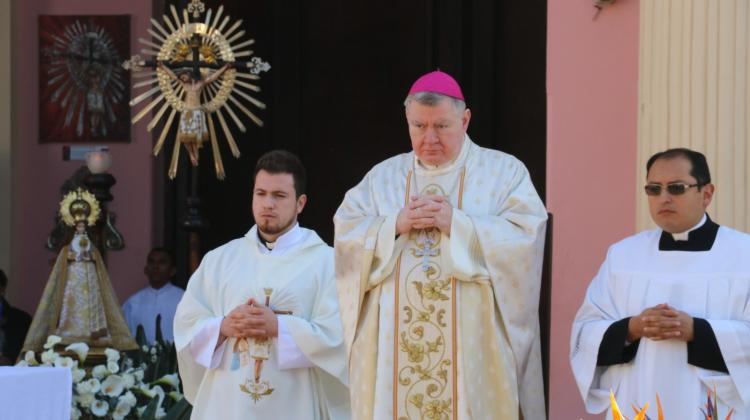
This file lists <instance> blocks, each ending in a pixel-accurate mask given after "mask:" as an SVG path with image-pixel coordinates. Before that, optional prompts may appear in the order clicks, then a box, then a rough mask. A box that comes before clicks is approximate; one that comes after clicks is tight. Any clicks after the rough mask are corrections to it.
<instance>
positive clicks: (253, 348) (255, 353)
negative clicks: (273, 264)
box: [232, 288, 292, 402]
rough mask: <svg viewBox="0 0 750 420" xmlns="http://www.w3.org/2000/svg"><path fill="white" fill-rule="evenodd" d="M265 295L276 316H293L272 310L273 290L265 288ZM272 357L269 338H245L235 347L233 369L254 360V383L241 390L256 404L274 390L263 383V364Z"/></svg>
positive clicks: (289, 312)
mask: <svg viewBox="0 0 750 420" xmlns="http://www.w3.org/2000/svg"><path fill="white" fill-rule="evenodd" d="M263 293H264V294H265V297H266V299H265V306H266V307H267V308H270V309H271V310H272V311H273V313H274V314H276V315H291V314H292V311H288V310H277V309H273V308H271V295H272V294H273V289H272V288H264V289H263ZM270 355H271V340H270V339H269V338H268V337H264V338H253V339H250V338H247V337H243V338H240V339H238V340H237V341H236V342H235V345H234V355H233V358H232V369H235V370H236V369H238V368H239V367H240V366H245V365H247V364H249V362H250V359H251V358H252V359H253V360H254V372H253V373H254V375H253V378H252V379H253V380H252V381H249V380H248V381H246V382H245V383H244V384H242V385H240V389H241V390H242V391H244V392H247V393H248V394H250V395H251V396H252V397H253V400H255V401H256V402H257V401H258V400H259V399H260V398H261V397H262V396H263V395H269V394H270V393H271V392H273V388H271V387H270V384H269V383H268V382H261V380H260V379H261V373H262V371H263V363H264V362H265V361H266V360H268V358H269V357H270Z"/></svg>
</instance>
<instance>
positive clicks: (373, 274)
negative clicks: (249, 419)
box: [334, 137, 546, 420]
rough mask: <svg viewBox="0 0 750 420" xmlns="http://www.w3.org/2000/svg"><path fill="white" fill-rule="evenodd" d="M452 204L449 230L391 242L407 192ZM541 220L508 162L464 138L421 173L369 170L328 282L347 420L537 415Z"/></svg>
mask: <svg viewBox="0 0 750 420" xmlns="http://www.w3.org/2000/svg"><path fill="white" fill-rule="evenodd" d="M422 194H437V195H443V196H445V197H447V198H448V201H449V202H450V203H451V206H452V208H453V218H452V221H451V231H450V235H446V234H445V233H441V232H440V231H439V230H437V229H428V230H413V231H411V232H410V233H409V234H405V235H401V236H399V237H398V238H396V228H395V225H396V217H397V214H398V212H399V210H401V208H403V207H404V205H405V203H406V202H408V200H409V197H410V196H414V195H422ZM545 221H546V212H545V210H544V207H543V205H542V203H541V201H540V200H539V198H538V196H537V195H536V192H535V190H534V188H533V186H532V185H531V182H530V180H529V177H528V173H527V172H526V169H525V168H524V167H523V165H522V164H521V163H520V162H519V161H518V160H516V159H515V158H513V157H511V156H509V155H506V154H503V153H501V152H497V151H493V150H489V149H483V148H481V147H479V146H477V145H475V144H474V143H472V142H471V140H469V139H468V137H467V138H466V139H465V140H464V143H463V146H462V149H461V152H460V154H459V156H458V157H457V158H456V159H455V160H454V161H453V162H451V163H449V164H446V165H444V166H442V167H438V168H426V167H424V166H422V165H421V164H420V163H419V162H416V161H415V158H414V154H413V153H408V154H404V155H399V156H396V157H394V158H391V159H389V160H386V161H385V162H383V163H381V164H379V165H377V166H376V167H375V168H373V169H372V170H371V171H370V172H369V173H368V174H367V176H366V177H365V178H364V179H363V180H362V182H361V183H360V184H359V185H358V186H356V187H355V188H353V189H352V190H350V191H349V192H348V193H347V195H346V198H345V199H344V202H343V203H342V204H341V206H340V207H339V209H338V211H337V213H336V216H335V217H334V222H335V224H336V242H335V246H336V281H337V289H338V293H339V300H340V305H341V312H342V320H343V322H344V332H345V339H346V344H347V350H348V351H349V357H350V368H349V369H350V390H351V397H352V418H355V419H399V420H401V419H422V418H436V419H514V418H519V412H521V411H522V412H523V418H526V419H544V418H545V414H544V413H545V410H544V399H543V398H544V397H543V396H544V393H543V388H542V375H541V359H540V355H539V324H538V315H537V309H538V302H539V280H540V274H541V263H542V247H543V236H544V225H545Z"/></svg>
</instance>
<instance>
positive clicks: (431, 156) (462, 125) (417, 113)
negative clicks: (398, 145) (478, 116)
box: [406, 98, 471, 165]
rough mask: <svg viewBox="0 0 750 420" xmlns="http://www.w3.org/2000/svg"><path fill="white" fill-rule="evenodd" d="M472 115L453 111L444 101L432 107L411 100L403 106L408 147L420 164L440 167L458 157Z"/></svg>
mask: <svg viewBox="0 0 750 420" xmlns="http://www.w3.org/2000/svg"><path fill="white" fill-rule="evenodd" d="M470 119H471V112H470V111H469V110H468V109H465V110H464V111H463V112H461V111H459V110H457V109H456V107H455V106H454V105H453V101H452V100H451V99H449V98H445V99H443V100H441V101H440V102H438V103H437V104H436V105H434V106H427V105H423V104H420V103H419V102H417V101H412V102H410V103H409V105H407V106H406V121H407V123H408V124H409V137H411V147H412V149H414V153H416V155H417V157H418V158H419V160H420V161H421V162H422V163H426V164H428V165H442V164H444V163H446V162H450V161H451V160H453V159H455V158H456V156H458V153H459V152H460V151H461V144H462V143H463V140H464V135H465V134H466V129H467V128H468V127H469V120H470Z"/></svg>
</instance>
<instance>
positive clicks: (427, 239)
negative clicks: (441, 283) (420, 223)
mask: <svg viewBox="0 0 750 420" xmlns="http://www.w3.org/2000/svg"><path fill="white" fill-rule="evenodd" d="M417 235H418V236H417V240H416V243H417V247H418V248H417V249H416V251H415V252H414V256H415V257H422V271H423V272H425V273H429V271H430V257H437V256H438V255H439V254H440V250H439V249H438V248H437V247H435V246H434V245H435V243H436V242H437V241H436V240H435V239H434V238H432V236H430V233H429V232H428V231H427V230H426V229H422V230H420V231H419V233H418V234H417Z"/></svg>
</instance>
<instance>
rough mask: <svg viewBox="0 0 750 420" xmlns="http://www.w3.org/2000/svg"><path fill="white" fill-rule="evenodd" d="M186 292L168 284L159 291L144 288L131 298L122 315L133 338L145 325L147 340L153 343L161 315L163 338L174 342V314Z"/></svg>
mask: <svg viewBox="0 0 750 420" xmlns="http://www.w3.org/2000/svg"><path fill="white" fill-rule="evenodd" d="M184 292H185V291H184V290H182V289H180V288H179V287H177V286H175V285H173V284H172V283H167V284H165V285H164V286H162V287H161V288H159V289H154V288H153V287H151V286H149V287H144V288H143V289H141V290H139V291H137V292H136V293H134V294H133V295H132V296H130V297H129V298H128V300H126V301H125V303H124V304H123V305H122V313H123V315H124V316H125V322H127V323H128V328H130V332H131V333H132V334H133V337H135V333H136V331H137V329H138V325H143V332H144V333H145V334H146V340H147V341H148V342H149V343H153V342H154V341H155V340H156V317H157V316H158V315H161V323H160V327H161V333H162V337H164V340H166V341H170V342H171V341H174V334H173V333H172V327H173V324H174V312H175V310H177V304H178V303H179V302H180V299H182V294H183V293H184Z"/></svg>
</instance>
